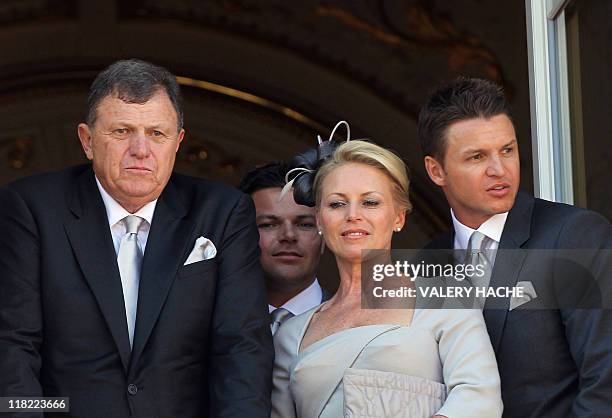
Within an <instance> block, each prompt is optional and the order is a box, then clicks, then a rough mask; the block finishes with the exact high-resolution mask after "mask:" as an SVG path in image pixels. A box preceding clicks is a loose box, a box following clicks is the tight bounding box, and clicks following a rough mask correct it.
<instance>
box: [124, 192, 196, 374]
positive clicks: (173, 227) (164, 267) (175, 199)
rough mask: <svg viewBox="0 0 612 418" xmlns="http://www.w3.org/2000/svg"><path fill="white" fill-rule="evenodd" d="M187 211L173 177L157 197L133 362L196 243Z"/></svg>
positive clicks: (140, 293)
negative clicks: (191, 248)
mask: <svg viewBox="0 0 612 418" xmlns="http://www.w3.org/2000/svg"><path fill="white" fill-rule="evenodd" d="M186 213H187V211H186V209H185V207H184V205H183V203H182V201H181V198H180V195H179V194H178V192H177V191H176V189H175V188H174V186H173V184H172V180H171V181H170V182H169V183H168V185H167V186H166V188H165V189H164V192H163V193H162V195H161V196H160V198H159V199H158V201H157V205H156V207H155V213H154V215H153V221H152V224H151V230H150V232H149V237H148V239H147V246H146V249H145V254H144V259H143V264H142V270H141V274H140V287H139V292H138V307H137V314H136V329H135V331H134V347H133V350H132V362H131V364H132V365H135V364H137V363H138V359H139V358H140V356H141V354H142V351H143V349H144V347H145V345H146V343H147V340H148V339H149V336H150V335H151V332H152V330H153V327H154V326H155V323H156V322H157V318H158V317H159V314H160V312H161V310H162V306H163V304H164V301H165V300H166V297H167V295H168V292H169V290H170V287H171V285H172V282H173V281H174V279H175V277H176V272H177V270H178V269H179V267H180V266H181V264H182V262H183V261H184V259H185V257H186V255H187V254H186V251H187V250H189V249H190V248H188V246H189V244H191V245H193V242H190V240H189V239H188V238H189V237H191V236H192V232H193V229H194V228H195V223H193V222H192V221H190V220H188V219H186V218H185V215H186ZM184 256H185V257H184ZM132 367H133V366H132Z"/></svg>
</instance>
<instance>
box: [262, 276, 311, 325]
mask: <svg viewBox="0 0 612 418" xmlns="http://www.w3.org/2000/svg"><path fill="white" fill-rule="evenodd" d="M322 298H323V290H322V289H321V285H319V281H318V280H317V279H316V278H315V279H314V282H312V284H311V285H310V286H308V287H307V288H306V289H304V290H302V291H301V292H300V293H298V294H297V295H295V296H294V297H292V298H291V299H289V300H288V301H287V302H285V303H284V304H283V306H272V305H268V310H269V311H270V313H272V311H273V310H275V309H276V308H285V309H287V310H288V311H289V312H291V313H292V314H293V315H294V316H295V315H299V314H301V313H304V312H306V311H307V310H309V309H310V308H314V307H315V306H318V305H320V304H321V299H322Z"/></svg>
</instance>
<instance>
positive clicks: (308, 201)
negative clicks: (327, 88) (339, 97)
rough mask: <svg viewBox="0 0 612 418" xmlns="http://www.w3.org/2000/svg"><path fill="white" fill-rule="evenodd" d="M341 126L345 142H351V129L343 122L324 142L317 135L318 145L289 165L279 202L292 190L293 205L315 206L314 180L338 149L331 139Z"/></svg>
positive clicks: (296, 157)
mask: <svg viewBox="0 0 612 418" xmlns="http://www.w3.org/2000/svg"><path fill="white" fill-rule="evenodd" d="M342 125H344V126H346V142H348V141H350V140H351V128H350V126H349V124H348V123H347V122H346V121H343V120H342V121H340V122H338V123H337V124H336V126H335V127H334V129H333V130H332V131H331V134H330V135H329V139H327V140H326V141H323V140H322V139H321V136H320V135H317V140H318V142H319V145H318V146H317V147H316V148H311V149H309V150H307V151H305V152H303V153H302V154H299V155H297V156H295V157H294V158H293V159H292V160H291V162H290V163H289V171H288V172H287V175H286V176H285V182H286V184H285V187H283V190H282V191H281V194H280V196H279V200H281V199H282V198H283V197H284V196H285V195H286V194H287V193H288V192H289V191H290V190H291V189H292V188H293V199H294V200H295V203H297V204H298V205H304V206H310V207H314V206H315V203H316V202H315V200H316V199H315V193H314V190H313V186H314V180H315V177H316V176H317V171H318V170H319V168H320V167H321V166H322V165H323V163H324V162H325V161H326V160H327V159H328V158H330V157H331V156H332V154H333V153H334V151H335V150H336V148H338V146H339V144H338V143H337V142H335V141H333V137H334V134H335V133H336V130H337V129H338V128H339V127H340V126H342Z"/></svg>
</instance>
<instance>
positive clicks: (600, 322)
mask: <svg viewBox="0 0 612 418" xmlns="http://www.w3.org/2000/svg"><path fill="white" fill-rule="evenodd" d="M418 137H419V140H420V142H421V146H422V149H423V153H424V155H425V167H426V169H427V172H428V174H429V177H430V178H431V180H432V181H433V182H434V183H435V184H436V185H438V186H440V187H441V188H442V191H443V192H444V194H445V196H446V198H447V200H448V203H449V206H450V207H451V217H452V221H453V226H454V228H453V231H450V232H449V233H447V234H445V235H443V236H442V237H440V238H439V239H437V240H436V241H434V242H432V243H431V244H430V245H429V248H454V249H466V248H468V246H471V245H472V244H473V243H474V242H476V241H475V239H476V238H480V239H479V240H478V242H479V244H478V247H479V248H478V249H479V250H483V251H488V250H493V251H494V250H497V249H499V250H500V251H499V252H498V254H497V256H496V257H495V259H494V264H493V266H492V275H491V279H490V286H493V287H499V286H514V285H515V284H517V283H519V282H524V281H533V282H534V284H535V286H536V289H535V290H536V291H537V294H539V295H540V296H545V294H546V288H545V286H554V284H555V281H556V280H557V279H558V276H557V275H553V274H552V271H551V270H546V268H545V267H544V266H543V264H545V263H542V260H540V259H539V257H538V253H537V252H531V253H530V252H529V251H526V250H533V249H593V250H597V249H602V248H610V243H611V241H612V240H611V236H612V232H611V227H610V223H609V222H608V221H607V220H606V219H604V218H603V217H602V216H600V215H598V214H596V213H594V212H590V211H587V210H583V209H579V208H576V207H573V206H569V205H564V204H558V203H552V202H548V201H545V200H541V199H535V198H533V197H532V196H530V195H529V194H527V193H525V192H523V191H520V190H519V180H520V165H519V150H518V143H517V139H516V134H515V130H514V126H513V123H512V120H511V116H510V110H509V106H508V103H507V102H506V99H505V97H504V94H503V92H502V90H501V89H500V88H499V87H498V86H496V85H495V84H493V83H491V82H489V81H486V80H481V79H473V78H459V79H457V80H455V81H453V82H451V83H450V84H448V85H446V86H443V87H441V88H439V89H438V90H437V91H436V92H434V93H433V95H432V96H431V97H430V98H429V100H428V102H427V103H426V104H425V106H424V107H423V108H422V110H421V112H420V115H419V121H418ZM473 249H475V248H473ZM511 249H514V250H515V251H501V250H511ZM519 249H521V250H522V251H519ZM540 254H541V253H540ZM534 272H538V273H537V274H534ZM575 279H576V280H580V279H581V278H575ZM608 280H609V278H608ZM506 303H508V302H506ZM493 305H495V302H494V301H493V300H491V299H487V300H486V303H485V310H484V312H483V313H484V318H485V321H486V324H487V329H488V331H489V334H490V337H491V342H492V345H493V348H494V349H495V352H496V356H497V360H498V366H499V372H500V376H501V383H502V397H503V401H504V417H506V418H515V417H516V418H519V417H520V418H525V417H542V416H550V417H569V416H572V417H596V416H597V417H602V416H606V415H607V414H609V411H610V410H611V409H612V395H610V388H611V387H612V333H611V331H610V330H612V316H611V315H610V311H609V310H603V309H574V307H572V306H557V307H553V306H550V307H549V308H550V309H529V303H527V304H525V305H524V306H523V307H522V308H523V309H513V307H511V306H509V305H508V304H506V305H503V304H502V305H503V306H499V304H498V305H497V306H495V309H493Z"/></svg>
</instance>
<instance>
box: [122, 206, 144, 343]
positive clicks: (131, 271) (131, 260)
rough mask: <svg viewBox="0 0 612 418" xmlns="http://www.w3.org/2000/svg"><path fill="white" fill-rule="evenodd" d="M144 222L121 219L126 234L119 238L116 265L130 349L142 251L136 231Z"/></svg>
mask: <svg viewBox="0 0 612 418" xmlns="http://www.w3.org/2000/svg"><path fill="white" fill-rule="evenodd" d="M144 221H145V220H144V219H143V218H140V217H138V216H134V215H129V216H126V217H125V218H123V222H124V224H125V230H126V233H125V235H124V236H123V238H121V243H120V244H119V252H118V253H117V264H118V265H119V274H120V275H121V285H122V286H123V301H124V302H125V316H126V318H127V327H128V334H129V336H130V347H132V346H133V342H134V327H135V325H136V307H137V306H138V284H139V282H140V268H141V266H142V250H141V249H140V245H139V244H138V229H139V228H140V226H141V225H142V223H143V222H144Z"/></svg>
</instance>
